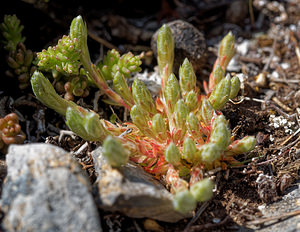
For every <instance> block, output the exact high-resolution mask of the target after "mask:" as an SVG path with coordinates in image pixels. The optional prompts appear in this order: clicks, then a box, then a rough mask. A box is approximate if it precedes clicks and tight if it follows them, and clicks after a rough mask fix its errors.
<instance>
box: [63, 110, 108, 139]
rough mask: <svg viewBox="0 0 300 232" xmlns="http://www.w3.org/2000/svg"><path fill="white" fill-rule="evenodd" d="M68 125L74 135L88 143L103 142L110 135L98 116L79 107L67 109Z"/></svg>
mask: <svg viewBox="0 0 300 232" xmlns="http://www.w3.org/2000/svg"><path fill="white" fill-rule="evenodd" d="M66 124H67V126H68V127H69V128H70V129H71V130H72V131H73V132H74V133H76V134H77V135H78V136H80V137H81V138H83V139H85V140H87V141H103V140H104V139H105V138H106V136H108V135H109V132H108V131H107V130H106V129H105V128H104V126H103V125H102V123H101V121H100V119H99V115H98V114H96V113H94V112H92V111H87V110H85V109H83V108H81V107H78V106H77V107H68V108H67V111H66Z"/></svg>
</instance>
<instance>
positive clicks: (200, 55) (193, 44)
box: [151, 20, 206, 74]
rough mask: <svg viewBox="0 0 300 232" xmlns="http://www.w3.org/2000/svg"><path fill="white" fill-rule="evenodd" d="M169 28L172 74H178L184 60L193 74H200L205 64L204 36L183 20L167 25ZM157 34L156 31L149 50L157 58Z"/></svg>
mask: <svg viewBox="0 0 300 232" xmlns="http://www.w3.org/2000/svg"><path fill="white" fill-rule="evenodd" d="M167 25H168V26H169V27H170V28H171V31H172V35H173V38H174V42H175V54H174V56H175V57H174V66H173V72H174V73H176V74H177V73H178V70H179V67H180V65H181V64H182V63H183V61H184V59H185V58H188V60H189V61H190V62H191V63H192V65H193V68H194V70H195V72H196V73H197V72H200V71H201V68H202V67H203V65H204V63H205V59H206V58H205V51H206V42H205V38H204V34H203V33H202V32H200V31H199V30H198V29H197V28H196V27H194V26H193V25H192V24H190V23H188V22H185V21H183V20H175V21H172V22H169V23H167ZM157 34H158V31H156V32H155V33H154V34H153V36H152V39H151V48H152V51H153V53H154V55H155V56H157V45H156V40H157Z"/></svg>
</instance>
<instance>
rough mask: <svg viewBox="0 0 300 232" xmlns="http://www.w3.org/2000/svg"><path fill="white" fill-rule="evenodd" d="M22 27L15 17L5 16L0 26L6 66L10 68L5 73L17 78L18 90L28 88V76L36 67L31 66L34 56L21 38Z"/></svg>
mask: <svg viewBox="0 0 300 232" xmlns="http://www.w3.org/2000/svg"><path fill="white" fill-rule="evenodd" d="M23 29H24V26H23V25H20V20H19V19H18V18H17V16H16V15H5V16H4V21H3V23H1V25H0V30H1V31H2V35H3V38H4V39H3V40H2V43H3V44H4V48H5V50H7V51H8V55H7V64H8V66H9V67H10V68H11V69H10V70H7V71H6V75H7V76H9V77H17V79H18V82H19V88H20V89H26V88H27V87H28V86H30V76H31V75H32V74H33V72H34V70H35V69H36V67H35V66H34V65H33V64H32V62H33V60H34V56H35V54H34V53H33V52H32V51H31V50H30V49H26V46H25V45H24V41H25V37H23V36H22V31H23Z"/></svg>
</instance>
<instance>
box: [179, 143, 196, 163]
mask: <svg viewBox="0 0 300 232" xmlns="http://www.w3.org/2000/svg"><path fill="white" fill-rule="evenodd" d="M196 152H197V148H196V144H195V142H194V140H192V139H191V138H189V137H187V138H185V140H184V142H183V149H182V158H183V159H185V160H187V161H188V162H190V163H192V162H193V161H194V160H195V154H196Z"/></svg>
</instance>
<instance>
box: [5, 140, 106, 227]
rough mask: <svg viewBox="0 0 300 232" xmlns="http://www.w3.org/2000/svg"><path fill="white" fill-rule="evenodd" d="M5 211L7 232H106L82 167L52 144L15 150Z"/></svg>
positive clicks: (9, 164)
mask: <svg viewBox="0 0 300 232" xmlns="http://www.w3.org/2000/svg"><path fill="white" fill-rule="evenodd" d="M6 162H7V177H6V180H5V183H4V186H3V192H2V199H1V208H2V210H3V211H4V213H5V218H4V220H3V224H2V225H3V227H4V228H5V229H6V230H7V231H22V232H23V231H31V232H44V231H47V232H50V231H56V232H60V231H72V232H74V231H95V232H99V231H102V229H101V225H100V220H99V215H98V211H97V209H96V207H95V203H94V200H93V198H92V195H91V194H90V190H91V186H90V184H89V180H88V178H87V176H86V175H85V174H84V173H83V172H82V169H81V167H80V166H79V165H78V164H77V162H76V161H75V160H73V158H72V157H71V156H70V154H69V153H67V152H66V151H64V150H63V149H61V148H59V147H56V146H54V145H50V144H26V145H11V146H10V147H9V150H8V154H7V156H6Z"/></svg>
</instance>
